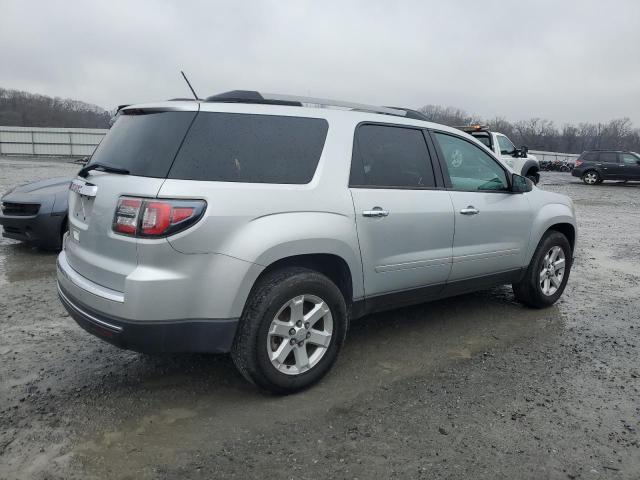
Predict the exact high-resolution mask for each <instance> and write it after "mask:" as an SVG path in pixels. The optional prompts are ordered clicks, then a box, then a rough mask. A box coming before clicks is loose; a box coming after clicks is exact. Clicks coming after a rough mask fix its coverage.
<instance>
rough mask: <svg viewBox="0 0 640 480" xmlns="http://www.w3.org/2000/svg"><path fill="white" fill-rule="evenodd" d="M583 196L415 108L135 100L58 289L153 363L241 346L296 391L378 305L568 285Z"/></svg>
mask: <svg viewBox="0 0 640 480" xmlns="http://www.w3.org/2000/svg"><path fill="white" fill-rule="evenodd" d="M575 242H576V219H575V214H574V209H573V204H572V202H571V200H570V199H569V198H567V197H565V196H562V195H558V194H555V193H550V192H545V191H543V190H539V189H538V188H536V187H534V186H533V185H532V183H531V182H530V181H529V180H527V179H525V178H523V177H521V176H519V175H517V174H515V173H513V172H512V171H511V170H509V168H508V167H507V166H506V165H504V164H503V163H501V161H500V160H499V159H497V158H496V157H495V156H494V154H493V153H492V152H491V151H490V150H489V149H487V148H486V147H485V146H484V145H483V144H481V143H480V142H478V141H477V140H475V139H474V138H473V137H471V136H469V135H467V134H466V133H463V132H461V131H460V130H456V129H454V128H449V127H446V126H443V125H438V124H433V123H429V122H427V121H425V118H424V117H422V116H421V114H419V113H418V112H414V111H411V110H405V109H399V108H389V107H372V106H367V105H359V104H351V103H341V102H330V101H327V100H322V99H314V98H301V97H291V96H286V95H267V94H260V93H258V92H249V91H234V92H228V93H226V94H220V95H216V96H213V97H209V98H207V99H206V100H194V101H188V100H186V101H185V100H180V101H168V102H161V103H155V104H145V105H135V106H130V107H127V108H124V109H123V110H122V111H120V113H119V115H118V119H117V120H116V122H115V124H114V125H113V127H112V128H111V131H110V132H109V134H108V135H107V136H106V138H105V139H104V141H103V142H102V143H101V144H100V146H99V147H98V148H97V150H96V152H95V153H94V155H93V157H92V158H91V160H90V162H89V163H88V164H87V166H86V167H84V168H83V169H82V170H81V171H80V172H79V173H78V176H77V177H76V178H75V179H74V180H73V182H72V184H71V186H70V192H69V233H68V234H67V235H66V237H65V241H64V250H63V251H62V252H61V253H60V256H59V257H58V291H59V294H60V298H61V300H62V303H63V304H64V306H65V307H66V309H67V310H68V311H69V313H70V314H71V316H72V317H73V318H74V319H75V320H76V321H77V322H78V324H79V325H80V326H81V327H82V328H84V329H85V330H87V331H89V332H90V333H92V334H94V335H96V336H98V337H100V338H102V339H103V340H105V341H107V342H110V343H113V344H115V345H117V346H119V347H122V348H127V349H132V350H137V351H140V352H231V355H232V357H233V360H234V362H235V364H236V366H237V367H238V369H239V370H240V372H241V373H242V374H243V375H244V376H245V377H246V378H247V379H248V380H250V381H251V382H254V383H255V384H256V385H258V386H259V387H261V388H264V389H266V390H269V391H272V392H276V393H289V392H293V391H296V390H300V389H302V388H305V387H307V386H309V385H311V384H313V383H314V382H317V381H318V380H319V379H320V378H321V377H322V376H323V375H324V374H326V373H327V371H328V370H329V369H330V368H331V365H332V364H333V363H334V361H335V360H336V357H337V355H338V352H339V350H340V347H341V346H342V344H343V343H344V341H345V337H346V335H347V330H348V328H349V322H350V321H351V320H353V319H355V318H358V317H362V316H363V315H366V314H368V313H371V312H374V311H380V310H384V309H391V308H396V307H399V306H403V305H408V304H415V303H420V302H425V301H428V300H433V299H437V298H443V297H451V296H454V295H458V294H461V293H465V292H470V291H473V290H478V289H483V288H487V287H490V286H492V285H497V284H512V285H513V290H514V293H515V297H516V298H517V299H518V300H519V301H521V302H523V303H524V304H526V305H529V306H531V307H536V308H540V307H546V306H549V305H551V304H553V303H554V302H555V301H556V300H558V298H559V297H560V295H562V292H563V290H564V288H565V286H566V284H567V280H568V278H569V272H570V269H571V263H572V259H573V251H574V246H575Z"/></svg>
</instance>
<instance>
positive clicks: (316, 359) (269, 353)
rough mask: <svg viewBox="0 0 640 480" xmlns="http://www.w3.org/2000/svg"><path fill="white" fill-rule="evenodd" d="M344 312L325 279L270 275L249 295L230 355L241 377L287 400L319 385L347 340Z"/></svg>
mask: <svg viewBox="0 0 640 480" xmlns="http://www.w3.org/2000/svg"><path fill="white" fill-rule="evenodd" d="M347 328H348V317H347V307H346V303H345V299H344V297H343V295H342V293H341V292H340V289H339V288H338V287H337V286H336V285H335V284H334V283H333V282H332V281H331V280H330V279H329V278H327V277H326V276H324V275H322V274H320V273H318V272H316V271H314V270H309V269H306V268H301V267H289V268H284V269H281V270H277V271H274V272H271V273H268V274H267V275H266V276H264V277H263V278H261V279H260V280H259V281H258V283H257V284H256V285H255V286H254V288H253V289H252V291H251V294H250V297H249V300H248V301H247V305H246V306H245V309H244V311H243V313H242V317H241V319H240V324H239V326H238V333H237V334H236V339H235V341H234V345H233V347H232V350H231V356H232V358H233V361H234V363H235V365H236V367H237V368H238V370H239V371H240V373H242V375H243V376H244V377H245V378H246V379H247V380H249V381H250V382H252V383H254V384H255V385H257V386H259V387H260V388H262V389H264V390H267V391H269V392H272V393H277V394H288V393H293V392H296V391H299V390H303V389H305V388H307V387H310V386H311V385H313V384H314V383H316V382H318V381H319V380H320V379H321V378H322V377H323V376H324V375H325V374H326V373H327V372H328V371H329V369H330V368H331V366H332V365H333V363H334V362H335V360H336V358H337V356H338V352H339V351H340V348H341V347H342V345H343V343H344V340H345V338H346V333H347Z"/></svg>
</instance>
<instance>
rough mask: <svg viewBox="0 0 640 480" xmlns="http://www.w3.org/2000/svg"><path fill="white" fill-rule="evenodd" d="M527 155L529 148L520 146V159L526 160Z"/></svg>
mask: <svg viewBox="0 0 640 480" xmlns="http://www.w3.org/2000/svg"><path fill="white" fill-rule="evenodd" d="M528 153H529V147H527V146H526V145H522V146H521V147H520V156H521V157H522V158H526V157H527V154H528Z"/></svg>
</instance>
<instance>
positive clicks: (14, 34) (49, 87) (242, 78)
mask: <svg viewBox="0 0 640 480" xmlns="http://www.w3.org/2000/svg"><path fill="white" fill-rule="evenodd" d="M180 69H184V70H185V71H186V72H187V73H188V75H189V77H190V79H191V81H192V83H193V84H194V87H195V88H196V91H197V92H198V94H199V95H200V96H207V95H211V94H214V93H219V92H222V91H226V90H233V89H252V90H262V91H265V92H275V93H290V94H296V95H313V96H318V97H327V98H335V99H341V100H350V101H356V102H363V103H372V104H383V105H398V106H407V107H414V108H415V107H420V106H422V105H425V104H440V105H450V106H456V107H459V108H463V109H465V110H467V111H468V112H470V113H477V114H480V115H482V116H484V117H493V116H496V115H500V116H504V117H506V118H508V119H510V120H521V119H524V118H530V117H543V118H548V119H551V120H554V121H556V122H557V123H559V124H561V123H563V122H579V121H606V120H609V119H611V118H619V117H625V116H626V117H629V118H631V119H632V120H633V121H634V123H635V124H636V126H639V125H640V0H626V1H624V0H607V1H604V0H600V1H587V0H564V1H561V0H555V1H552V0H549V1H547V0H545V1H526V2H525V1H519V0H518V1H491V0H476V1H467V0H458V1H445V0H439V1H403V2H402V1H375V0H367V1H364V0H363V1H348V0H343V1H328V0H322V1H315V2H312V1H303V0H296V1H293V0H291V1H287V0H280V1H278V0H268V1H267V0H265V1H239V0H236V1H186V0H185V1H178V0H173V1H170V0H164V1H161V0H157V1H151V0H146V1H114V0H108V1H107V0H104V1H99V2H98V1H95V2H94V1H86V0H84V1H83V0H79V1H76V0H65V1H44V0H43V1H40V2H36V1H24V0H23V1H20V0H15V1H14V0H0V86H2V87H5V88H15V89H20V90H27V91H30V92H37V93H43V94H46V95H52V96H61V97H70V98H74V99H78V100H83V101H86V102H91V103H95V104H98V105H100V106H102V107H105V108H108V109H111V108H113V107H114V106H116V105H118V104H122V103H134V102H135V103H137V102H144V101H153V100H159V99H167V98H171V97H177V96H187V95H188V93H189V92H188V90H187V87H186V85H185V84H184V83H183V81H182V79H181V77H180V74H179V70H180Z"/></svg>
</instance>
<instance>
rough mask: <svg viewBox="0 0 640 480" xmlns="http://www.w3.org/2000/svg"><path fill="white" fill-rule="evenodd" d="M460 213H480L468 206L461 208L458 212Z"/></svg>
mask: <svg viewBox="0 0 640 480" xmlns="http://www.w3.org/2000/svg"><path fill="white" fill-rule="evenodd" d="M460 213H461V214H462V215H477V214H479V213H480V210H478V209H477V208H476V207H474V206H473V205H469V206H468V207H467V208H463V209H462V210H460Z"/></svg>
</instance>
